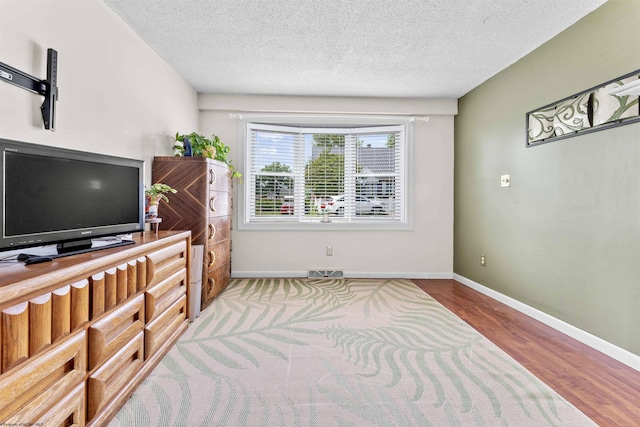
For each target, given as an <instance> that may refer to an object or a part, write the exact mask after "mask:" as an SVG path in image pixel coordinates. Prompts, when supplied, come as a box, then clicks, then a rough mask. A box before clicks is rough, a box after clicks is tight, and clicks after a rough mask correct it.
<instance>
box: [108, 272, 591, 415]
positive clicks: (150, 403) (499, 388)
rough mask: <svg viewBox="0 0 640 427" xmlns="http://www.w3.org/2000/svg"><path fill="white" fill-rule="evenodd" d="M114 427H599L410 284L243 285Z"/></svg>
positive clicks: (203, 321) (175, 351)
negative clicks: (595, 426)
mask: <svg viewBox="0 0 640 427" xmlns="http://www.w3.org/2000/svg"><path fill="white" fill-rule="evenodd" d="M110 425H111V426H114V427H115V426H132V427H133V426H135V427H139V426H203V427H204V426H233V427H236V426H318V427H324V426H344V427H346V426H436V427H439V426H514V427H524V426H563V427H567V426H594V425H595V424H594V423H593V422H592V421H591V420H590V419H589V418H587V417H586V416H585V415H584V414H583V413H582V412H580V411H578V410H577V409H576V408H575V407H573V406H572V405H571V404H570V403H568V402H567V401H566V400H565V399H563V398H562V397H560V396H559V395H558V394H557V393H555V392H554V391H553V390H551V389H550V388H549V387H547V386H546V385H545V384H544V383H542V382H541V381H540V380H538V379H537V378H536V377H535V376H533V375H532V374H531V373H530V372H528V371H527V370H526V369H524V368H523V367H522V366H520V365H519V364H518V363H517V362H515V361H514V360H513V359H512V358H511V357H509V356H508V355H507V354H505V353H504V352H503V351H502V350H500V349H499V348H498V347H496V346H495V345H494V344H493V343H491V342H490V341H489V340H487V339H486V338H484V337H483V336H482V335H480V334H479V333H478V332H477V331H475V330H474V329H473V328H471V327H470V326H468V325H467V324H466V323H465V322H463V321H462V320H461V319H459V318H458V317H456V316H455V315H454V314H453V313H451V312H450V311H448V310H447V309H446V308H444V307H443V306H442V305H440V304H439V303H438V302H436V301H435V300H434V299H432V298H431V297H429V296H428V295H427V294H425V293H424V292H423V291H422V290H420V289H419V288H418V287H417V286H416V285H414V284H413V283H411V282H410V281H407V280H346V279H339V280H333V279H331V280H330V279H315V280H294V279H262V280H257V279H251V280H249V279H243V280H232V282H231V283H230V286H229V287H228V288H227V290H226V291H224V292H223V293H222V294H221V295H220V296H219V297H218V298H217V299H216V300H215V301H214V303H213V304H212V305H211V306H210V307H209V308H208V309H207V310H205V311H204V313H203V315H202V316H201V317H199V318H198V319H196V321H195V322H193V323H192V324H191V325H190V327H189V329H188V330H187V331H186V332H185V334H184V335H183V336H182V337H181V339H180V340H179V342H178V343H177V344H176V346H175V347H174V348H172V349H171V350H170V352H169V353H168V354H167V356H166V357H165V358H164V359H163V360H162V362H161V363H160V364H159V365H158V366H157V367H156V369H155V370H154V371H153V372H152V374H151V375H150V376H149V377H148V378H147V380H145V381H144V383H143V384H142V385H141V386H140V387H139V388H138V389H137V390H136V392H135V393H134V394H133V396H132V397H131V399H129V401H128V402H127V404H126V405H125V406H124V407H123V408H122V410H120V412H119V413H118V414H117V416H116V417H115V418H114V419H113V421H112V422H111V424H110Z"/></svg>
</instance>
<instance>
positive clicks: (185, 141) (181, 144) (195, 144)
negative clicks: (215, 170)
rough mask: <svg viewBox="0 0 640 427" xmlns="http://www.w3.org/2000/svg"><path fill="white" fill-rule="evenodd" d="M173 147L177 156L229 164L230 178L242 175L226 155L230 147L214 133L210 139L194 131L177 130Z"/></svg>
mask: <svg viewBox="0 0 640 427" xmlns="http://www.w3.org/2000/svg"><path fill="white" fill-rule="evenodd" d="M173 148H174V149H175V150H176V152H177V154H176V155H177V156H193V157H207V158H209V159H214V160H217V161H219V162H222V163H224V164H226V165H227V166H229V169H230V170H231V177H232V178H241V177H242V174H241V173H240V172H238V171H236V170H235V168H234V166H233V165H232V164H231V160H230V159H229V157H228V156H229V151H231V149H230V148H229V146H228V145H226V144H225V143H224V142H222V141H221V140H220V137H218V136H217V135H215V134H213V135H211V139H209V138H206V137H204V136H202V135H200V134H198V133H196V132H191V133H190V134H180V133H179V132H177V133H176V144H174V146H173Z"/></svg>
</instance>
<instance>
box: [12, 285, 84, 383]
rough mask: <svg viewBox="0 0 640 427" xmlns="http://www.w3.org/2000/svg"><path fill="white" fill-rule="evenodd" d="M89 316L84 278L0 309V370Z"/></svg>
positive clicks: (44, 346) (64, 334)
mask: <svg viewBox="0 0 640 427" xmlns="http://www.w3.org/2000/svg"><path fill="white" fill-rule="evenodd" d="M88 318H89V284H88V281H87V280H83V281H80V282H78V283H74V284H72V285H67V286H63V287H61V288H59V289H56V290H54V291H52V292H47V293H45V294H42V295H39V296H37V297H35V298H32V299H30V300H28V301H23V302H21V303H18V304H16V305H14V306H12V307H8V308H6V309H4V310H2V311H0V324H1V325H2V326H0V356H1V357H0V373H4V372H7V371H9V370H11V369H12V368H14V367H16V366H18V365H20V364H21V363H24V362H25V361H27V360H28V359H29V358H30V357H33V356H35V355H36V354H38V353H39V352H41V351H46V349H47V348H48V347H49V346H51V345H52V344H54V343H55V342H57V341H59V340H62V339H64V338H66V337H67V336H69V334H70V333H72V332H73V331H75V330H77V329H78V328H80V327H81V326H82V324H83V323H85V322H87V321H88Z"/></svg>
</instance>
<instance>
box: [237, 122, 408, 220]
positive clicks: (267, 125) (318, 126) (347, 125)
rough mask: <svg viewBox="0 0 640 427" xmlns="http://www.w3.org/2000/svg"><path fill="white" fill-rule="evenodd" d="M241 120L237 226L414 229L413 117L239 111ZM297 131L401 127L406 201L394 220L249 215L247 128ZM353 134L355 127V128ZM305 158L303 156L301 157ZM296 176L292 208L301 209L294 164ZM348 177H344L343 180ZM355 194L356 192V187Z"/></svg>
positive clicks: (301, 183) (300, 173)
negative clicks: (267, 217) (329, 220)
mask: <svg viewBox="0 0 640 427" xmlns="http://www.w3.org/2000/svg"><path fill="white" fill-rule="evenodd" d="M237 117H238V118H239V119H240V120H239V139H240V142H241V143H240V144H239V150H238V151H239V154H240V163H241V165H242V167H243V170H244V171H245V172H244V179H243V182H242V184H241V185H239V187H238V196H239V197H238V199H239V202H238V203H237V205H236V211H237V224H238V226H237V228H238V230H278V231H280V230H317V231H327V230H377V231H380V230H411V229H413V215H412V210H413V201H412V198H411V197H409V195H412V194H413V183H412V180H411V179H410V177H412V176H413V123H414V119H413V117H406V116H349V115H320V116H315V115H314V116H310V115H292V116H285V115H254V114H238V116H237ZM256 128H259V129H271V130H275V131H279V130H285V129H286V130H289V131H291V130H294V129H295V130H296V132H301V133H302V132H304V133H305V134H308V133H313V132H314V131H315V132H317V133H345V131H347V130H349V129H351V130H352V131H353V130H357V131H360V132H363V131H364V132H371V131H376V132H380V131H385V130H386V129H387V128H402V133H404V138H402V147H401V149H400V155H399V157H400V158H399V160H400V162H401V165H400V168H401V171H400V174H399V178H400V181H401V183H400V184H399V185H400V187H401V189H400V190H399V192H401V193H400V194H401V197H402V200H403V202H404V206H403V209H402V215H401V218H400V219H397V220H385V219H384V218H382V217H376V216H371V217H369V216H366V217H362V218H357V219H355V218H350V219H348V220H342V219H340V218H335V217H333V216H332V217H331V222H322V221H321V219H320V216H317V217H315V216H314V217H310V216H306V215H303V216H293V217H289V216H273V217H270V218H269V219H265V220H263V221H255V219H252V218H250V217H251V215H250V212H251V209H252V208H255V205H252V204H251V197H252V192H255V188H253V187H252V185H253V183H252V182H253V181H252V177H251V175H252V172H251V155H252V153H251V147H252V142H251V131H252V129H256ZM356 133H357V132H356ZM303 161H304V159H303ZM293 176H294V179H295V180H296V181H297V182H298V183H297V184H296V183H294V187H295V190H294V191H295V192H296V193H295V194H296V196H295V197H294V201H295V202H294V203H295V204H294V212H296V211H297V212H301V210H300V209H302V210H304V206H303V203H304V196H302V198H301V194H302V193H304V168H302V169H300V168H298V170H297V172H294V173H293ZM345 182H346V181H345ZM353 195H354V197H355V196H356V195H357V194H356V193H355V192H354V194H353Z"/></svg>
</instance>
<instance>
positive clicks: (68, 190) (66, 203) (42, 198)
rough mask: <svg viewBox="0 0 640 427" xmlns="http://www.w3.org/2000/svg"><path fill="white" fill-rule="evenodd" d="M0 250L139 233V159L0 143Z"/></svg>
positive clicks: (141, 218)
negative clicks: (0, 173) (0, 161)
mask: <svg viewBox="0 0 640 427" xmlns="http://www.w3.org/2000/svg"><path fill="white" fill-rule="evenodd" d="M0 149H1V150H2V152H1V154H2V178H1V179H2V182H1V184H2V185H1V189H2V200H1V201H0V203H1V208H2V236H1V239H0V250H7V249H16V248H20V247H27V246H35V245H44V244H52V243H59V242H63V241H70V240H77V239H90V238H92V237H100V236H105V235H111V234H119V233H128V232H133V231H142V230H143V229H144V207H143V194H144V183H143V176H144V174H143V168H144V166H143V165H144V163H143V162H142V161H139V160H132V159H124V158H120V157H113V156H106V155H100V154H95V153H84V152H80V151H73V150H66V149H61V148H55V147H49V146H41V145H35V144H26V143H21V142H17V141H9V140H0Z"/></svg>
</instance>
